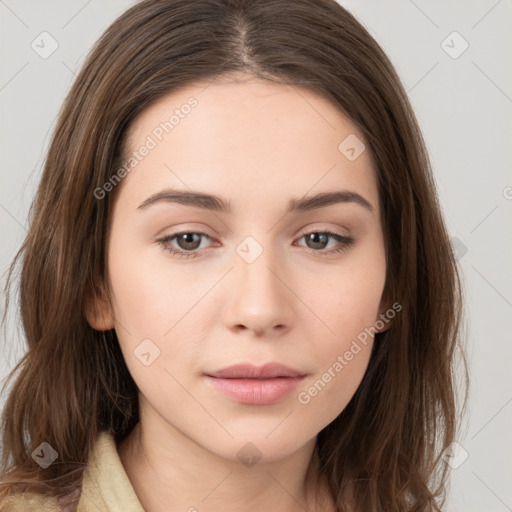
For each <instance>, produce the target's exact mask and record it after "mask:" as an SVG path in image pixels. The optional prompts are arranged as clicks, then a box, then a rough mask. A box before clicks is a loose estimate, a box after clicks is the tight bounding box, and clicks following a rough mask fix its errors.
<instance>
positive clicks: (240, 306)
mask: <svg viewBox="0 0 512 512" xmlns="http://www.w3.org/2000/svg"><path fill="white" fill-rule="evenodd" d="M256 236H258V238H259V240H262V239H264V240H262V243H261V242H260V241H259V240H258V239H257V238H256ZM256 236H247V237H246V238H245V239H244V240H242V242H240V243H239V244H238V246H237V247H236V248H235V252H236V260H235V271H234V275H233V279H235V283H233V287H232V290H231V294H232V296H231V307H230V312H231V313H230V318H229V322H230V323H232V324H233V325H235V324H243V325H245V326H246V327H248V328H253V329H258V330H262V329H266V328H269V327H273V326H274V325H288V324H289V321H290V313H291V304H290V302H289V301H290V298H291V296H292V294H290V292H289V291H288V290H287V287H286V286H285V284H284V283H283V281H285V282H286V279H285V277H284V276H280V275H279V274H280V271H279V270H277V269H278V268H279V267H280V264H279V262H280V259H279V257H278V250H277V248H276V247H273V246H271V239H272V237H271V236H265V235H256ZM278 260H279V261H278Z"/></svg>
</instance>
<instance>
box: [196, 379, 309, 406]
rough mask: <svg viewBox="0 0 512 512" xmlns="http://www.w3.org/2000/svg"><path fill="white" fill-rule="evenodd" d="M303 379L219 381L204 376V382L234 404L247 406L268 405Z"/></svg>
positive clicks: (276, 400)
mask: <svg viewBox="0 0 512 512" xmlns="http://www.w3.org/2000/svg"><path fill="white" fill-rule="evenodd" d="M303 379H304V377H276V378H273V379H221V378H217V377H210V376H209V375H206V382H207V383H208V384H209V385H211V386H213V387H214V388H215V389H217V390H219V391H220V392H221V393H224V394H225V395H227V396H228V397H230V398H231V399H233V400H234V401H235V402H239V403H242V404H248V405H270V404H274V403H276V402H279V401H280V400H282V399H283V398H284V397H285V396H286V395H289V394H290V393H291V392H292V391H293V390H294V389H295V388H296V387H297V386H298V385H299V384H300V383H301V382H302V380H303Z"/></svg>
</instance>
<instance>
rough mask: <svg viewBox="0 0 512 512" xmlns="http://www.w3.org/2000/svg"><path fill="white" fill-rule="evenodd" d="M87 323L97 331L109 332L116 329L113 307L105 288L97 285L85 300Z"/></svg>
mask: <svg viewBox="0 0 512 512" xmlns="http://www.w3.org/2000/svg"><path fill="white" fill-rule="evenodd" d="M85 316H86V319H87V323H88V324H89V325H90V326H91V327H92V328H93V329H95V330H97V331H108V330H110V329H113V328H114V327H115V323H114V314H113V311H112V306H111V304H110V301H109V300H108V297H107V294H106V293H105V290H104V288H103V286H99V285H95V286H94V289H93V290H89V292H88V293H87V294H86V299H85Z"/></svg>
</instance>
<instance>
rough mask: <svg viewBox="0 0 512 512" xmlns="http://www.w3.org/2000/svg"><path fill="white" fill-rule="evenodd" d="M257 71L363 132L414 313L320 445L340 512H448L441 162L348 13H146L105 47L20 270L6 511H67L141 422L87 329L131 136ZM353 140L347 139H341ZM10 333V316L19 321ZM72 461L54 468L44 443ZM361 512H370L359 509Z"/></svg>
mask: <svg viewBox="0 0 512 512" xmlns="http://www.w3.org/2000/svg"><path fill="white" fill-rule="evenodd" d="M236 72H245V73H249V74H251V75H253V76H256V77H259V78H263V79H267V80H271V81H274V82H277V83H286V84H292V85H293V86H296V87H298V88H299V89H298V90H300V87H303V88H307V89H308V90H310V91H313V92H315V93H316V94H318V95H320V96H322V97H323V98H325V99H327V100H328V101H330V102H332V103H333V104H334V105H335V106H337V107H338V108H339V110H340V112H342V113H343V114H344V115H346V116H348V117H349V118H350V119H351V120H352V121H353V122H354V123H355V124H356V125H357V126H358V127H359V129H360V130H361V132H362V133H363V134H364V137H365V144H366V145H367V148H368V150H369V151H371V155H372V158H373V160H374V162H375V164H376V168H377V169H378V186H379V194H380V204H381V218H382V219H383V230H384V237H385V241H386V255H387V278H386V285H385V289H384V295H385V297H387V298H389V300H391V302H392V301H396V302H398V303H399V304H400V305H401V306H402V311H401V312H400V314H398V315H397V316H396V318H395V319H394V323H393V324H392V326H391V327H390V328H389V329H388V330H387V331H386V332H384V333H378V334H377V335H376V338H375V343H374V348H373V352H372V356H371V359H370V363H369V366H368V369H367V372H366V374H365V376H364V378H363V381H362V382H361V385H360V386H359V388H358V390H357V392H356V393H355V395H354V396H353V398H352V400H351V401H350V403H349V404H348V405H347V407H346V408H345V409H344V410H343V412H342V413H341V414H340V415H339V416H338V417H337V418H336V419H335V420H334V421H333V422H332V423H331V424H329V425H328V426H327V427H326V428H324V429H323V430H322V431H321V432H320V433H319V434H318V438H317V444H318V454H319V456H320V470H321V474H323V475H324V476H325V478H326V481H327V482H328V485H329V489H330V491H331V493H332V498H333V500H334V501H335V502H336V504H337V508H338V510H340V511H354V512H355V511H368V510H372V511H373V512H378V511H382V512H384V511H386V512H389V511H390V510H393V511H427V510H428V511H430V510H436V511H438V510H441V508H440V507H441V505H442V504H443V503H444V500H445V495H446V489H447V484H448V480H449V473H448V470H449V468H448V466H447V465H446V464H445V463H444V461H443V458H442V454H443V451H444V450H445V449H447V447H448V446H449V445H450V444H451V443H452V442H453V441H454V440H455V439H456V436H457V435H458V432H459V419H460V418H461V414H462V413H463V412H464V411H465V409H466V402H467V391H466V394H465V395H464V397H463V398H464V400H463V402H462V407H461V409H460V411H458V410H457V378H456V377H457V375H456V374H457V372H456V367H455V366H454V361H455V355H456V351H457V349H461V350H460V354H461V355H462V360H463V363H464V364H463V371H464V373H463V376H464V379H465V380H464V379H463V380H464V383H465V385H466V387H465V389H466V390H467V385H468V371H467V363H466V356H465V355H464V351H463V350H462V349H463V344H462V342H461V340H462V336H461V332H462V329H461V325H462V319H463V315H462V310H463V302H462V291H461V283H460V277H459V274H458V270H457V263H456V260H455V258H454V254H453V251H452V249H451V244H450V241H449V235H448V233H447V229H446V226H445V223H444V220H443V217H442V213H441V210H440V205H439V202H438V197H437V193H436V188H435V182H434V179H433V176H432V171H431V164H430V162H429V157H428V154H427V151H426V148H425V145H424V142H423V139H422V135H421V132H420V129H419V127H418V123H417V120H416V118H415V115H414V113H413V110H412V107H411V105H410V103H409V100H408V97H407V94H406V92H405V90H404V88H403V85H402V84H401V81H400V79H399V77H398V76H397V74H396V72H395V70H394V68H393V66H392V64H391V63H390V61H389V59H388V58H387V56H386V55H385V54H384V52H383V51H382V49H381V48H380V46H379V45H378V44H377V42H376V41H375V40H374V39H373V38H372V37H371V36H370V35H369V33H368V32H367V31H366V30H365V28H364V27H363V26H362V25H361V24H360V23H359V22H358V21H357V20H356V19H355V18H354V17H353V16H352V15H351V14H350V13H349V12H348V11H347V10H345V9H344V8H343V7H341V6H340V5H339V4H338V3H336V2H335V0H315V1H314V2H312V1H311V0H194V1H190V0H144V1H142V2H140V3H138V4H136V5H135V6H133V7H131V8H130V9H129V10H127V11H126V12H125V13H124V14H123V15H122V16H120V17H119V18H118V19H117V20H116V21H115V22H114V23H113V24H112V25H111V26H110V27H109V28H108V29H107V30H106V32H105V33H104V34H103V36H102V37H101V38H100V39H99V41H98V42H97V43H96V44H95V46H94V47H93V49H92V50H91V52H90V54H89V56H88V58H87V60H86V62H85V64H84V66H83V68H82V70H81V72H80V74H79V75H78V77H77V78H76V80H75V82H74V84H73V86H72V88H71V90H70V92H69V94H68V95H67V97H66V99H65V102H64V104H63V107H62V110H61V111H60V114H59V117H58V122H57V125H56V128H55V131H54V134H53V138H52V141H51V144H50V147H49V151H48V154H47V158H46V161H45V166H44V172H43V175H42V179H41V182H40V185H39V188H38V190H37V194H36V196H35V199H34V202H33V204H32V207H31V210H30V216H29V217H30V219H29V220H30V227H29V230H28V234H27V236H26V239H25V240H24V242H23V244H22V246H21V248H20V250H19V251H18V253H17V254H16V256H15V258H14V260H13V261H12V263H11V266H10V268H9V274H8V280H7V285H6V297H7V298H6V310H7V306H8V303H9V298H8V297H9V294H10V286H11V281H12V277H13V272H14V269H15V266H16V263H17V261H18V260H19V259H21V261H22V266H21V274H20V284H19V292H20V311H21V319H22V323H23V329H24V333H25V336H26V340H27V344H28V350H27V352H26V353H25V355H24V357H23V358H22V359H21V360H20V362H19V363H18V364H17V365H16V367H15V368H14V369H13V370H12V372H11V373H10V375H9V377H8V380H7V382H6V383H5V385H4V388H5V386H6V385H7V384H8V383H9V382H10V380H11V378H13V377H14V375H15V374H17V376H16V379H15V381H14V384H13V386H12V389H11V390H10V392H9V395H8V397H7V400H6V404H5V409H4V411H3V416H2V424H1V428H2V436H3V453H2V460H1V466H0V480H2V481H3V482H4V483H3V484H2V485H0V491H1V492H0V498H1V496H2V495H3V496H5V495H6V494H7V492H8V491H9V490H12V489H14V488H15V487H16V488H18V486H21V485H25V486H26V487H25V488H27V489H33V490H37V491H38V492H41V493H44V494H53V495H56V496H60V495H64V494H66V493H68V492H70V491H72V490H73V489H74V488H75V487H76V486H77V485H79V484H80V479H81V476H82V472H83V470H84V468H85V466H86V464H87V461H88V456H89V453H90V450H91V448H92V447H93V444H94V441H95V438H96V435H97V433H98V432H99V431H102V430H108V431H109V432H111V433H112V434H113V435H114V437H115V439H116V441H120V440H122V439H123V438H124V437H126V435H127V434H128V433H129V432H130V431H131V429H132V428H133V427H134V425H135V424H136V423H137V422H138V420H139V410H138V402H137V387H136V385H135V383H134V381H133V379H132V377H131V376H130V373H129V371H128V369H127V367H126V365H125V362H124V359H123V357H122V353H121V350H120V347H119V344H118V340H117V337H116V333H115V330H111V331H107V332H99V331H95V330H94V329H92V328H91V327H90V326H89V324H88V323H87V320H86V311H87V309H86V308H87V307H88V304H89V301H90V299H91V297H94V296H96V294H98V293H101V290H102V289H103V290H106V291H107V292H108V279H107V267H106V260H105V247H106V240H107V235H108V226H109V214H110V209H111V204H112V201H113V200H114V197H115V193H116V190H114V191H113V192H112V193H110V194H106V195H105V197H102V198H101V199H98V198H97V197H96V195H95V194H94V190H96V189H97V188H98V187H102V186H103V184H105V183H106V182H108V181H109V180H110V179H111V178H112V176H113V175H114V174H115V173H116V172H117V170H118V168H119V166H120V165H121V163H122V162H123V161H125V160H124V158H125V149H126V148H125V144H126V137H125V135H126V133H127V129H128V127H129V126H130V123H131V122H132V121H133V120H134V119H135V117H136V116H137V115H138V114H139V113H140V112H141V111H143V110H144V109H145V108H147V107H148V106H150V105H151V104H153V103H154V102H155V101H157V100H158V99H160V98H162V97H163V96H164V95H167V94H169V93H172V92H173V91H176V90H178V89H180V88H182V87H184V86H186V85H189V84H194V83H198V82H204V83H206V82H207V81H210V80H213V79H214V78H215V77H219V76H222V75H223V74H226V73H236ZM340 142H341V141H340ZM4 322H5V313H4ZM43 441H45V442H47V443H49V444H50V445H51V446H52V447H53V448H54V449H55V450H56V451H57V452H58V454H59V458H58V459H57V461H55V463H53V464H51V465H50V466H49V467H48V468H47V469H45V470H44V471H41V470H40V468H39V466H38V465H37V464H36V463H35V462H34V461H33V460H32V458H31V452H32V451H33V450H34V448H35V447H37V446H38V445H39V444H40V443H41V442H43ZM349 504H353V505H349Z"/></svg>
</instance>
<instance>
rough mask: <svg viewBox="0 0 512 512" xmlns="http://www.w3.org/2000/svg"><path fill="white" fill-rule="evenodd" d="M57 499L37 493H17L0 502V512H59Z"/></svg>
mask: <svg viewBox="0 0 512 512" xmlns="http://www.w3.org/2000/svg"><path fill="white" fill-rule="evenodd" d="M61 510H62V508H61V507H60V506H59V502H58V500H57V498H55V497H51V496H44V495H42V494H39V493H37V492H29V491H25V492H18V493H15V494H12V495H10V496H7V497H6V498H3V499H2V500H0V512H61Z"/></svg>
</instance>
